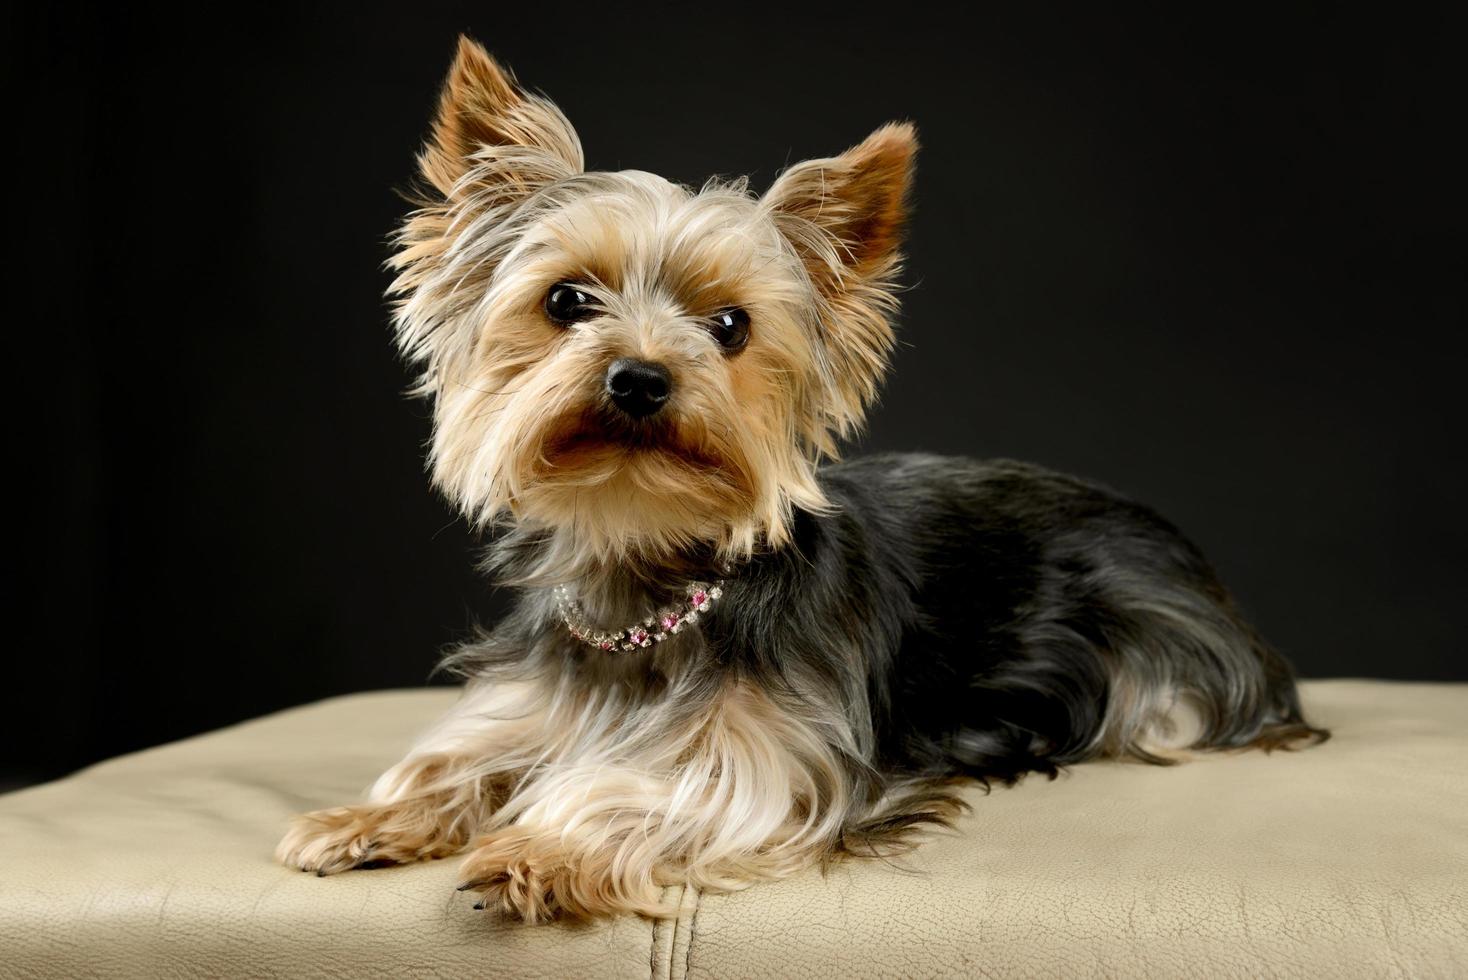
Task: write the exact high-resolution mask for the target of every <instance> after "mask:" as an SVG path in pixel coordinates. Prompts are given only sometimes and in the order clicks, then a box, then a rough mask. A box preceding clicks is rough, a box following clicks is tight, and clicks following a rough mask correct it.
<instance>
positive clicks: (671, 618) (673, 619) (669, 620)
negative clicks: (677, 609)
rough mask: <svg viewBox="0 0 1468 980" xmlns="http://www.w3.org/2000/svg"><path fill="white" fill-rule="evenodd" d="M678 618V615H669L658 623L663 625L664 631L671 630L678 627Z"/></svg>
mask: <svg viewBox="0 0 1468 980" xmlns="http://www.w3.org/2000/svg"><path fill="white" fill-rule="evenodd" d="M678 618H679V617H678V614H677V613H667V614H666V615H664V616H663V618H662V619H660V620H659V621H658V622H660V623H662V626H663V629H665V630H670V629H672V628H673V627H674V626H677V625H678Z"/></svg>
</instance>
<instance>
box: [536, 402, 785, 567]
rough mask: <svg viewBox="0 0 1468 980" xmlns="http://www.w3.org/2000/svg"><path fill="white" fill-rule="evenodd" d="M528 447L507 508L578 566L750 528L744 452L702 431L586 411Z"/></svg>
mask: <svg viewBox="0 0 1468 980" xmlns="http://www.w3.org/2000/svg"><path fill="white" fill-rule="evenodd" d="M535 445H536V446H537V449H536V451H535V452H534V453H533V454H532V457H531V459H530V460H529V465H528V466H527V467H526V472H525V473H524V475H523V477H522V479H521V480H520V481H519V482H520V490H519V492H518V493H517V494H516V496H515V497H514V499H513V500H512V502H511V508H512V510H513V511H514V513H515V515H516V517H517V518H519V519H520V520H522V521H528V522H532V523H534V524H538V525H542V526H546V527H550V528H554V529H560V530H567V531H570V532H571V533H572V534H573V535H574V536H575V537H576V538H577V539H578V540H579V541H581V542H582V547H584V548H585V549H586V552H587V554H588V557H595V558H600V559H607V560H616V559H619V558H625V557H628V556H637V557H651V556H652V555H655V554H657V553H660V552H670V551H680V550H686V549H688V548H692V547H696V546H698V545H700V544H705V543H708V542H722V541H726V540H728V539H730V537H731V529H739V528H746V527H748V526H750V525H751V524H752V522H753V517H752V514H753V511H754V507H755V501H756V497H757V493H758V490H757V488H756V486H755V481H754V476H753V474H752V472H751V470H750V467H749V466H748V465H747V464H746V463H745V462H744V460H745V456H744V453H743V452H742V449H741V447H739V446H738V445H731V444H729V443H727V442H724V441H721V440H720V439H719V438H717V433H715V432H714V431H712V430H711V429H710V428H709V427H708V426H705V425H699V424H698V423H696V422H689V421H687V420H681V419H672V418H667V419H656V420H647V421H637V420H621V419H618V418H616V417H615V416H611V415H610V414H609V413H606V412H604V411H602V410H601V409H600V408H598V407H587V408H582V409H578V410H574V411H570V412H567V413H565V414H564V415H562V416H561V417H559V418H556V419H553V420H551V421H550V422H549V423H548V424H546V425H545V427H544V432H543V434H542V435H541V437H540V438H539V439H538V440H536V442H535ZM737 533H738V534H740V535H742V536H748V535H749V534H750V533H752V532H750V531H740V532H737Z"/></svg>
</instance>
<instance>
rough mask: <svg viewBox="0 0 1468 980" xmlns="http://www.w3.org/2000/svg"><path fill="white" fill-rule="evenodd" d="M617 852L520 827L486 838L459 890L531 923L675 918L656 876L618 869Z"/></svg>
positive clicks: (467, 865)
mask: <svg viewBox="0 0 1468 980" xmlns="http://www.w3.org/2000/svg"><path fill="white" fill-rule="evenodd" d="M613 856H614V851H612V850H611V849H606V850H604V851H602V850H597V849H593V848H581V849H574V850H573V849H572V847H571V846H568V844H567V843H566V842H565V841H564V840H563V839H562V838H561V835H559V834H548V833H538V832H533V831H527V830H523V829H521V828H517V827H507V828H505V829H504V830H501V831H498V832H496V833H493V834H490V835H488V836H486V837H482V838H480V839H479V840H478V841H477V842H476V843H475V845H474V849H473V850H472V851H471V852H470V853H469V856H468V857H467V858H465V859H464V865H463V867H462V869H461V870H460V875H459V877H460V885H459V891H474V892H477V893H479V901H478V902H477V903H476V904H475V906H474V907H475V908H476V909H488V908H498V909H500V910H502V911H503V912H505V913H506V914H508V915H512V916H516V917H518V918H521V919H524V920H525V921H526V922H530V923H535V922H545V921H547V920H549V919H552V918H554V917H556V916H557V915H558V914H565V915H568V916H571V917H573V918H578V919H591V918H598V917H602V916H609V915H618V914H621V913H625V912H635V913H638V914H641V915H648V916H665V915H671V914H673V912H674V910H673V909H671V908H669V907H668V905H667V903H665V902H664V901H663V899H662V887H661V885H659V884H658V883H657V882H655V881H654V880H653V876H652V874H651V873H650V872H649V873H646V874H644V873H642V872H640V871H639V869H637V868H636V867H633V866H625V867H622V868H620V869H619V870H614V863H613V861H612V857H613Z"/></svg>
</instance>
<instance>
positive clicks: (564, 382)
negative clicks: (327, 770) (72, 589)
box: [278, 38, 1327, 921]
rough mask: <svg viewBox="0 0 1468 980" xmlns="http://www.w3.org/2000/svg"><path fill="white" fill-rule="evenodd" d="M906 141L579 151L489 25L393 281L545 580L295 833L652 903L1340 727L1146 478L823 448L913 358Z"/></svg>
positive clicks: (417, 349) (501, 511) (351, 863)
mask: <svg viewBox="0 0 1468 980" xmlns="http://www.w3.org/2000/svg"><path fill="white" fill-rule="evenodd" d="M916 149H917V141H916V138H915V133H914V129H913V127H912V126H911V125H908V124H906V123H892V124H888V125H885V126H883V127H881V128H880V129H878V130H876V131H875V132H874V133H872V134H871V135H870V136H868V137H867V138H866V140H864V141H863V142H862V143H860V144H859V145H857V146H856V147H854V148H852V149H850V150H847V151H846V152H845V153H842V154H841V155H839V156H835V157H831V158H829V159H819V160H810V161H807V162H804V163H800V164H797V165H795V166H793V167H790V168H789V169H787V170H786V171H784V172H783V173H782V174H781V175H780V176H779V177H778V178H777V179H776V180H775V182H774V184H773V186H771V187H770V189H769V190H768V191H767V192H766V193H765V194H763V195H761V196H756V195H754V194H752V193H751V192H750V191H749V190H748V187H747V184H746V182H745V181H743V180H736V181H732V182H718V181H712V182H710V183H708V184H706V185H705V186H704V187H702V188H701V189H699V190H696V191H695V190H693V189H690V188H687V187H683V186H680V185H677V184H673V183H670V182H669V181H667V180H664V179H663V178H661V177H658V176H655V175H653V174H650V173H645V172H641V171H622V172H620V173H587V172H586V171H585V170H584V168H583V162H582V152H581V145H580V142H579V140H578V139H577V136H576V133H575V131H574V130H573V129H572V128H571V124H570V123H569V122H568V121H567V120H566V118H565V116H564V115H562V114H561V112H560V110H558V109H557V108H556V107H555V106H554V105H553V104H552V103H550V102H549V101H548V100H546V99H545V98H543V97H541V96H539V95H536V94H532V93H530V92H528V91H526V90H525V89H524V88H522V87H520V86H519V85H518V84H517V83H516V82H515V80H514V78H513V76H512V75H511V74H510V73H509V72H508V71H506V70H505V69H503V68H501V67H500V66H499V65H498V64H496V62H495V61H494V60H493V59H492V58H491V57H490V56H489V55H488V54H487V53H486V52H485V50H484V49H483V48H482V47H480V46H479V45H478V44H477V43H475V42H473V41H471V40H468V39H467V38H466V39H461V40H460V43H459V49H458V54H457V57H456V59H455V62H454V64H453V67H452V69H451V70H450V73H449V76H448V79H447V81H446V82H445V84H444V87H443V90H442V94H441V96H440V99H439V104H438V112H437V118H436V119H435V120H434V122H433V127H432V131H431V133H430V135H429V138H428V140H427V142H426V144H425V147H424V149H423V151H422V153H421V155H420V156H419V159H418V163H419V167H420V171H421V174H422V178H423V185H422V188H421V191H420V194H419V200H418V201H416V202H415V203H416V204H417V205H418V209H417V210H415V211H413V212H412V213H411V214H410V215H409V216H408V217H407V219H406V220H405V222H404V224H403V225H402V228H401V231H400V232H399V234H398V236H397V241H396V245H397V249H396V252H395V255H394V258H393V259H392V262H391V265H392V267H393V269H394V270H395V271H396V273H397V276H396V280H395V281H394V283H393V285H392V289H391V291H392V294H393V295H394V297H395V324H396V330H397V339H398V343H399V345H400V347H401V350H402V352H403V354H404V356H405V357H406V358H407V360H409V361H410V362H411V363H413V364H414V365H416V366H418V367H419V368H420V369H421V372H422V373H421V375H420V378H419V383H418V387H417V389H416V390H417V391H418V392H419V393H421V394H423V395H425V396H427V397H429V398H431V399H432V402H433V408H434V423H435V424H434V434H433V439H432V448H431V468H432V474H433V481H434V483H435V484H436V485H437V486H438V487H439V488H440V489H441V490H442V491H443V492H444V493H445V494H446V495H447V496H448V497H449V498H450V499H451V500H452V501H453V503H454V504H455V505H456V506H457V507H458V508H459V509H460V510H462V512H463V513H464V514H465V515H467V517H468V518H469V519H470V521H471V522H472V523H473V524H474V525H475V526H476V527H480V528H493V529H495V530H496V532H497V533H496V534H495V540H494V543H493V544H492V546H491V550H490V553H489V559H488V566H489V567H490V568H491V569H492V570H493V571H494V572H495V573H496V574H497V575H498V576H499V577H500V579H501V581H503V582H505V583H507V584H510V585H513V586H515V587H516V588H517V589H518V601H517V605H516V607H515V609H514V611H513V612H512V613H511V614H510V615H509V616H508V618H506V619H505V620H504V621H503V622H502V623H500V624H499V625H498V626H497V627H496V628H495V629H494V630H493V631H492V632H490V633H488V634H487V635H484V636H482V637H480V638H478V639H476V640H474V641H473V642H470V643H469V644H467V645H465V646H463V647H461V648H459V649H458V650H457V651H455V652H453V653H452V654H450V655H449V656H448V658H447V665H448V666H449V667H450V668H452V669H453V670H455V671H457V672H459V673H461V674H462V675H463V676H464V677H465V678H466V679H467V686H466V689H465V691H464V694H463V696H462V698H461V700H460V701H459V702H458V704H457V706H456V707H455V708H454V709H453V710H452V711H451V712H450V713H449V715H448V716H447V717H445V718H444V719H442V720H441V721H440V722H438V724H437V725H436V726H434V727H433V728H432V729H431V730H429V731H428V733H427V734H425V735H424V736H423V737H422V738H421V739H420V740H419V741H418V743H417V744H416V745H415V746H414V747H413V748H412V750H411V751H410V752H409V753H408V755H407V757H406V758H405V759H403V761H401V762H399V763H398V764H397V765H395V766H393V767H392V768H391V769H389V770H388V771H387V772H385V773H384V774H383V775H382V776H381V777H380V778H379V779H378V780H377V782H376V784H375V785H374V786H373V787H372V789H371V790H370V793H369V795H368V798H367V802H366V803H364V804H361V805H357V806H348V807H340V808H336V809H329V810H321V811H318V812H315V813H310V814H306V815H304V816H302V817H299V818H297V819H296V821H295V822H294V824H293V825H292V827H291V829H290V831H289V833H288V834H287V835H286V837H285V839H284V840H283V841H282V842H281V844H280V847H279V851H278V855H279V858H280V859H281V860H282V861H283V862H285V863H286V864H288V865H291V866H293V867H298V868H303V869H305V870H309V871H316V872H318V873H320V874H330V873H333V872H337V871H345V870H347V869H349V868H357V867H362V866H364V865H372V866H376V865H380V864H385V863H395V862H408V861H416V860H420V859H424V858H435V857H441V856H445V855H449V854H453V853H455V852H458V851H461V850H464V849H466V848H467V849H468V856H467V859H466V860H465V861H464V864H463V869H462V878H461V881H462V884H461V890H472V891H474V892H477V893H479V901H478V904H477V905H476V908H490V907H494V908H500V909H503V910H505V911H506V912H508V913H510V914H511V915H514V916H518V917H520V918H523V919H525V920H528V921H538V920H544V919H546V918H549V917H553V916H555V915H556V914H558V913H560V914H565V915H568V916H573V917H578V918H589V917H599V916H605V915H611V914H615V913H621V912H635V913H641V914H645V915H650V916H659V915H666V914H669V913H670V911H671V910H670V909H669V908H668V907H667V904H666V903H665V901H664V897H663V896H664V892H663V889H664V888H665V887H667V886H669V885H676V884H684V883H686V884H691V885H694V886H696V887H699V888H704V889H714V890H731V889H738V888H742V887H744V886H746V885H748V884H750V883H751V882H755V881H760V880H770V879H777V878H782V877H784V876H786V875H790V874H792V873H794V872H797V871H800V870H801V869H804V868H809V867H811V866H813V865H822V864H823V863H824V862H826V861H828V860H830V859H832V858H835V857H838V856H841V855H843V854H857V855H867V854H890V853H892V852H894V851H896V850H898V849H901V848H903V847H907V846H910V845H911V843H912V832H913V831H914V830H916V829H918V828H920V827H922V826H924V825H930V824H944V823H946V822H948V821H950V820H951V818H952V817H953V816H954V815H955V814H956V813H957V812H959V811H960V810H961V809H962V808H963V806H964V804H963V802H962V797H961V795H960V792H959V790H960V786H961V784H962V783H963V782H964V781H966V780H967V781H973V780H977V781H979V782H982V783H983V784H985V785H988V784H989V783H990V782H991V781H996V780H997V781H1001V782H1004V783H1012V782H1014V781H1015V780H1017V779H1019V778H1020V777H1021V776H1022V775H1024V774H1025V773H1027V772H1040V773H1045V774H1048V775H1050V776H1052V777H1053V776H1054V775H1055V773H1056V771H1057V769H1058V767H1061V766H1065V765H1068V764H1071V763H1076V762H1082V761H1085V760H1088V759H1097V758H1113V759H1116V758H1130V759H1135V760H1140V761H1143V762H1150V763H1171V762H1176V761H1178V760H1179V759H1181V758H1184V757H1187V756H1189V755H1193V754H1196V753H1198V752H1200V751H1203V750H1210V749H1213V750H1221V749H1243V748H1250V747H1259V748H1264V749H1270V748H1275V747H1285V746H1295V745H1302V744H1309V743H1313V742H1318V741H1321V740H1323V739H1324V738H1326V737H1327V733H1326V732H1325V731H1324V730H1322V729H1319V728H1315V727H1312V726H1311V725H1309V724H1307V723H1306V721H1305V720H1304V718H1303V716H1302V714H1301V710H1300V703H1299V698H1298V695H1297V693H1296V689H1295V682H1294V678H1293V675H1292V672H1291V669H1290V667H1289V665H1288V664H1287V663H1286V662H1285V660H1284V659H1283V658H1282V657H1281V656H1280V655H1279V654H1277V653H1276V652H1275V651H1274V650H1272V649H1271V648H1270V647H1269V646H1268V645H1267V644H1266V643H1265V642H1264V641H1263V640H1262V639H1261V638H1260V636H1259V635H1258V634H1257V633H1256V632H1255V631H1254V629H1253V628H1252V627H1251V626H1250V625H1249V624H1248V623H1247V622H1246V621H1245V620H1244V619H1243V617H1242V616H1241V615H1240V612H1239V610H1238V608H1237V607H1236V605H1235V604H1234V601H1233V600H1232V599H1231V598H1230V596H1229V593H1228V592H1227V591H1226V590H1225V589H1224V587H1223V585H1221V584H1220V583H1219V580H1218V578H1217V576H1216V575H1215V573H1214V572H1213V570H1212V569H1211V568H1210V567H1209V564H1208V562H1207V561H1206V560H1205V559H1204V557H1203V556H1202V554H1201V553H1200V552H1199V551H1198V549H1197V548H1196V547H1195V546H1194V545H1192V544H1191V543H1190V542H1189V541H1188V540H1187V539H1186V538H1184V537H1182V535H1181V534H1180V533H1179V532H1178V531H1177V529H1176V528H1174V527H1173V526H1172V525H1171V524H1169V523H1168V522H1167V521H1165V520H1164V519H1162V518H1161V517H1159V516H1158V515H1157V514H1156V513H1154V512H1153V511H1152V510H1151V509H1149V508H1147V507H1146V506H1143V505H1142V504H1138V503H1135V502H1133V501H1131V500H1128V499H1126V498H1124V497H1122V496H1119V495H1117V494H1116V493H1114V492H1112V491H1110V490H1108V489H1106V488H1104V487H1101V486H1098V485H1096V484H1094V483H1090V482H1086V481H1084V480H1079V479H1076V478H1074V477H1070V476H1064V475H1061V474H1058V473H1053V472H1050V471H1048V470H1045V469H1042V468H1040V467H1038V466H1033V465H1030V464H1026V463H1017V462H1009V461H976V460H969V459H954V458H944V457H939V456H928V455H889V456H876V457H871V458H867V459H863V460H859V461H856V462H849V463H844V464H834V463H833V464H830V465H821V463H822V461H823V460H824V459H828V458H830V459H834V457H835V456H836V451H837V445H838V442H839V441H840V440H841V439H842V438H843V437H846V436H848V435H850V434H851V433H852V432H853V431H854V430H856V429H858V428H859V427H860V426H861V425H862V422H863V417H864V414H865V412H866V410H867V408H868V406H869V405H870V404H871V403H872V401H873V399H874V397H875V396H876V394H877V390H878V386H879V384H880V383H881V381H882V378H883V375H884V373H885V370H886V367H887V363H888V356H889V354H890V352H891V349H892V346H893V327H892V320H893V316H894V314H895V312H896V308H897V296H896V285H897V276H898V272H899V267H900V262H901V255H900V253H899V248H900V245H901V238H902V231H903V224H904V219H905V216H906V208H907V198H908V191H909V185H910V183H911V179H912V171H913V158H914V154H915V152H916Z"/></svg>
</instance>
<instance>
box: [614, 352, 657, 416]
mask: <svg viewBox="0 0 1468 980" xmlns="http://www.w3.org/2000/svg"><path fill="white" fill-rule="evenodd" d="M672 391H673V376H672V375H671V374H669V373H668V369H667V368H665V367H663V366H662V365H661V364H654V363H652V362H651V361H638V360H634V359H633V358H630V357H624V358H621V359H620V360H617V361H613V362H612V366H611V367H609V368H607V394H608V395H611V396H612V401H613V402H615V403H616V405H617V407H618V408H620V409H621V410H622V411H624V412H626V413H627V414H628V415H630V416H632V417H633V418H635V419H641V418H647V416H649V415H652V414H653V413H655V412H656V411H657V410H658V409H660V408H662V407H663V402H665V401H667V400H668V395H670V394H671V393H672Z"/></svg>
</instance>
